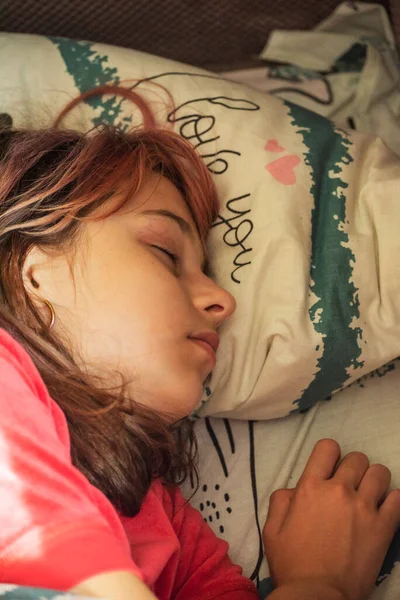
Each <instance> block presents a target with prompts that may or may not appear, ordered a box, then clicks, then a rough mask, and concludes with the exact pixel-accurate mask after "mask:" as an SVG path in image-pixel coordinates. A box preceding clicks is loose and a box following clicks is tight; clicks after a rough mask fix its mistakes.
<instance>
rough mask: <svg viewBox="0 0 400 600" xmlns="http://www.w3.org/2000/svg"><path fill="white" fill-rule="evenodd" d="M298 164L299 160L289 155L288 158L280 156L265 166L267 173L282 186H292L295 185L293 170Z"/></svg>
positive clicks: (293, 155) (294, 155)
mask: <svg viewBox="0 0 400 600" xmlns="http://www.w3.org/2000/svg"><path fill="white" fill-rule="evenodd" d="M299 164H300V158H299V157H298V156H296V154H289V155H288V156H282V157H281V158H277V159H276V160H274V161H273V162H271V163H269V165H265V168H266V169H267V171H269V172H270V173H271V175H272V177H274V178H275V179H276V180H277V181H278V182H279V183H283V185H293V184H294V183H296V173H295V172H294V169H295V168H296V167H297V165H299Z"/></svg>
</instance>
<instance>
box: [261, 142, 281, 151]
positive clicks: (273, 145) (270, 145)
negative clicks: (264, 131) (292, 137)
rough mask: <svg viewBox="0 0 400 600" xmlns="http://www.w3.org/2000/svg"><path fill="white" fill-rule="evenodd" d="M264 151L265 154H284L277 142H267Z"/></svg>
mask: <svg viewBox="0 0 400 600" xmlns="http://www.w3.org/2000/svg"><path fill="white" fill-rule="evenodd" d="M264 150H266V151H267V152H285V148H282V146H280V145H279V143H278V140H272V139H271V140H268V141H267V143H266V144H265V147H264Z"/></svg>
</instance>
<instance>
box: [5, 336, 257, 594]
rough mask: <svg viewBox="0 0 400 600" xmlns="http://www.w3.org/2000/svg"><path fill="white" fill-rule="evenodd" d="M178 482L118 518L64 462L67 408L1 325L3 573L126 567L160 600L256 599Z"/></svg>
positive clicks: (66, 581)
mask: <svg viewBox="0 0 400 600" xmlns="http://www.w3.org/2000/svg"><path fill="white" fill-rule="evenodd" d="M227 551H228V545H227V544H226V542H224V541H222V540H220V539H218V538H217V537H216V536H215V535H214V533H213V532H212V531H211V529H210V528H209V527H208V525H207V524H206V523H205V522H204V521H203V518H202V516H201V515H200V513H199V512H198V511H196V510H195V509H194V508H192V507H191V506H190V505H189V504H187V502H186V501H185V500H184V498H183V496H182V494H181V493H180V491H179V489H178V488H175V487H172V486H169V487H167V486H164V485H163V484H162V483H161V482H160V481H155V482H154V483H153V485H152V487H151V489H150V491H149V492H148V494H147V496H146V498H145V500H144V502H143V505H142V508H141V510H140V512H139V514H138V515H137V516H136V517H133V518H121V517H120V516H119V515H118V513H117V512H116V511H115V510H114V508H113V506H112V505H111V504H110V502H109V501H108V500H107V498H106V497H105V496H104V495H103V494H102V493H101V492H100V491H99V490H98V489H97V488H95V487H93V486H92V485H91V484H90V483H89V482H88V480H87V479H86V478H85V477H84V476H83V475H82V474H81V473H80V472H79V471H78V470H77V469H76V468H75V467H73V465H72V464H71V458H70V442H69V434H68V428H67V423H66V420H65V417H64V413H63V412H62V411H61V410H60V408H59V407H58V406H57V405H56V403H55V402H54V401H53V400H52V399H51V398H50V396H49V394H48V392H47V389H46V387H45V385H44V383H43V381H42V379H41V377H40V375H39V373H38V371H37V370H36V368H35V366H34V365H33V363H32V361H31V360H30V358H29V356H28V355H27V353H26V352H25V351H24V350H23V348H22V347H21V346H20V345H19V344H17V343H16V342H15V340H13V339H12V338H11V337H10V336H9V335H8V334H7V333H5V332H4V331H3V330H0V582H2V583H16V584H20V585H31V586H38V587H48V588H54V589H58V590H67V589H69V588H71V587H73V586H75V585H77V584H78V583H79V582H80V581H83V580H84V579H87V578H89V577H92V576H94V575H96V574H99V573H101V572H106V571H113V570H126V571H131V572H132V573H135V574H136V575H137V576H138V577H140V578H141V579H142V580H143V581H144V582H145V583H146V584H147V585H148V586H149V587H150V588H151V589H152V590H153V592H154V594H155V595H156V596H157V598H159V600H169V599H172V598H174V599H176V600H186V599H187V600H196V599H198V600H214V599H219V600H228V599H229V600H255V599H256V598H258V595H257V592H256V589H255V587H254V585H253V584H252V582H251V581H250V580H248V579H246V578H245V577H243V576H242V575H241V569H240V568H239V567H238V566H235V565H233V564H232V562H231V561H230V559H229V558H228V555H227Z"/></svg>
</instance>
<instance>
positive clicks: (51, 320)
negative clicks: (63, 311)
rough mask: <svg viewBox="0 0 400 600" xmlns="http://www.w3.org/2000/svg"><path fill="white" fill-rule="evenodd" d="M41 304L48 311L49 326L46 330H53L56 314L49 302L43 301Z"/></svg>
mask: <svg viewBox="0 0 400 600" xmlns="http://www.w3.org/2000/svg"><path fill="white" fill-rule="evenodd" d="M43 302H44V303H45V305H46V306H47V308H48V309H49V311H50V325H49V327H48V329H49V330H50V329H52V328H53V326H54V323H55V322H56V313H55V312H54V308H53V305H52V303H51V302H49V301H48V300H43Z"/></svg>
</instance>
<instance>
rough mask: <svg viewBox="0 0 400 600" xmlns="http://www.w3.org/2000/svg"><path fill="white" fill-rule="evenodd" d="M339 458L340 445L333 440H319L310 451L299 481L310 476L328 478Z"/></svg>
mask: <svg viewBox="0 0 400 600" xmlns="http://www.w3.org/2000/svg"><path fill="white" fill-rule="evenodd" d="M339 459H340V446H339V444H338V443H337V442H335V440H330V439H323V440H319V441H318V442H317V443H316V444H315V446H314V449H313V451H312V452H311V455H310V458H309V459H308V462H307V464H306V467H305V469H304V471H303V474H302V475H301V477H300V479H299V483H301V482H303V481H305V480H307V479H310V478H318V479H329V478H330V477H331V476H332V473H333V471H334V469H335V466H336V464H337V462H338V460H339ZM299 483H298V484H297V485H299Z"/></svg>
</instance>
